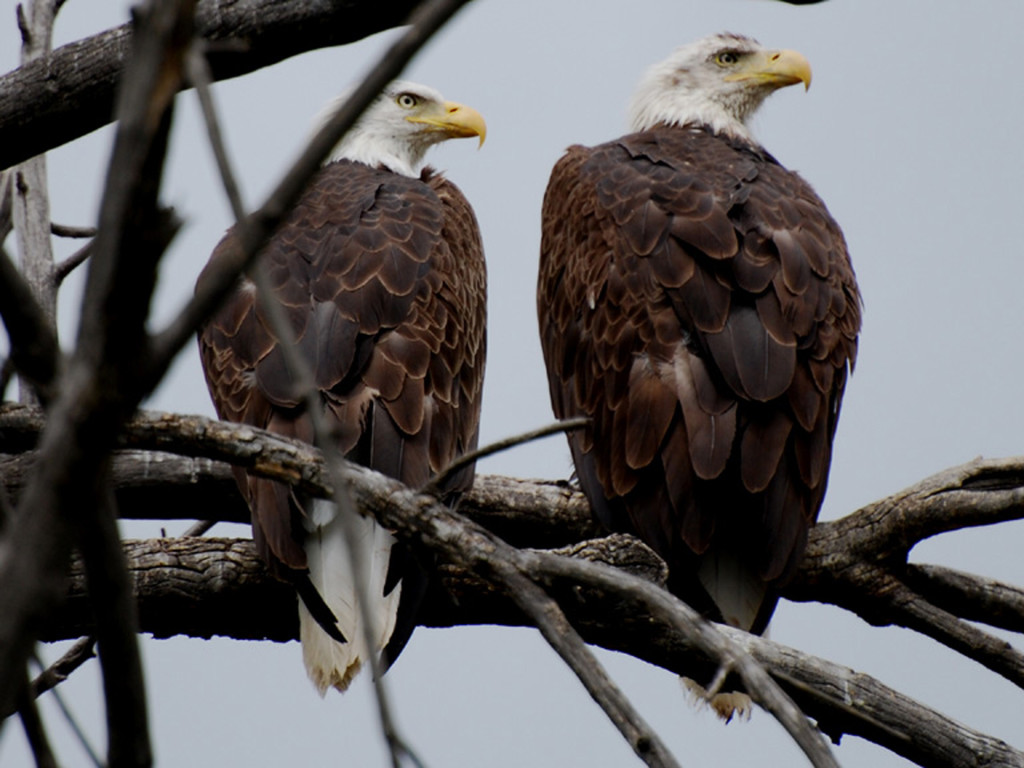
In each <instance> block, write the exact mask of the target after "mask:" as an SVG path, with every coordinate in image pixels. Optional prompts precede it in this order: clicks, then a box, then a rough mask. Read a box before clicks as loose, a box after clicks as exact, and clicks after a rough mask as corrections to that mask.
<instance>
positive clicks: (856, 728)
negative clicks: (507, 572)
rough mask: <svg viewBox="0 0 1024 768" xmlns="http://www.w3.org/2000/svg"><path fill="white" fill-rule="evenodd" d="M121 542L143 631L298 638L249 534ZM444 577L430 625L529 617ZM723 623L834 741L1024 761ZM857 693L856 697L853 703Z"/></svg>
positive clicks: (707, 674)
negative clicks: (855, 739) (852, 739)
mask: <svg viewBox="0 0 1024 768" xmlns="http://www.w3.org/2000/svg"><path fill="white" fill-rule="evenodd" d="M619 539H629V537H619ZM629 541H630V544H629V546H628V548H625V547H623V546H621V545H619V544H618V543H616V542H615V541H613V542H611V543H610V545H609V546H607V547H598V548H597V550H598V551H599V553H600V554H598V555H597V556H598V557H599V558H602V559H603V561H604V562H611V563H614V564H618V565H623V564H626V565H628V564H629V563H631V562H633V561H635V559H636V558H635V556H634V554H633V553H634V552H639V551H643V550H645V549H646V548H645V547H643V545H642V544H639V542H636V541H635V540H632V539H629ZM125 547H126V552H127V554H128V560H129V562H130V563H131V564H132V573H133V579H134V580H135V583H136V590H137V594H138V597H139V608H140V620H141V626H142V630H143V631H145V632H150V633H152V634H153V635H154V636H155V637H167V636H170V635H176V634H184V635H189V636H192V637H204V638H208V637H211V636H213V635H225V636H230V637H236V638H239V639H268V640H274V641H278V642H283V641H286V640H294V639H296V638H297V637H298V619H297V616H296V610H295V595H294V591H293V590H291V589H290V588H289V587H288V586H287V585H285V584H282V583H280V582H277V581H275V580H274V579H272V578H271V577H269V576H268V575H267V573H266V570H265V567H264V566H263V564H262V562H261V561H260V560H259V557H258V556H257V555H256V552H255V549H254V548H253V546H252V542H251V541H247V540H236V539H222V538H216V537H209V538H195V539H183V538H164V539H151V540H145V541H127V542H125ZM646 551H647V552H648V553H649V554H650V555H653V553H650V551H649V550H646ZM543 554H545V555H549V554H550V553H543ZM588 559H589V558H588ZM440 577H441V579H440V581H441V585H440V586H442V587H443V589H437V590H435V591H433V592H431V593H430V595H428V598H427V600H426V602H425V605H424V613H423V614H422V619H423V623H424V625H425V626H441V627H449V626H456V625H465V624H480V623H487V624H506V625H522V624H524V623H528V622H527V620H526V618H525V617H524V616H523V615H522V613H521V611H520V610H518V609H517V608H516V606H515V605H514V604H512V602H511V601H510V600H509V599H508V598H507V597H504V596H502V595H500V594H497V593H495V591H494V590H493V588H491V587H490V586H489V585H488V584H487V583H486V582H485V581H482V580H481V579H480V576H479V574H477V573H473V572H472V571H467V570H465V569H461V568H452V567H449V566H445V567H444V568H442V569H441V571H440ZM552 584H553V585H554V584H556V582H552ZM552 589H554V591H555V594H556V595H557V596H558V599H559V602H560V604H561V605H562V607H563V608H564V610H565V611H566V612H567V615H568V617H569V619H570V621H571V622H572V623H573V625H574V626H575V627H577V628H578V629H579V630H580V632H581V634H582V635H583V637H584V639H585V640H587V641H588V642H591V643H595V644H597V645H601V646H603V647H606V648H609V649H611V650H617V651H622V652H625V653H629V654H631V655H633V656H636V657H637V658H640V659H644V660H646V661H648V662H650V663H652V664H657V665H659V666H662V667H664V668H666V669H668V670H670V671H672V672H674V673H677V674H682V675H687V676H689V677H694V678H697V679H710V678H711V677H712V676H713V675H714V673H715V670H716V669H717V665H716V664H715V662H713V661H711V660H708V659H707V658H706V657H705V656H703V654H701V653H700V652H699V651H698V650H697V649H696V648H695V647H694V646H693V645H691V644H690V643H689V642H688V641H687V640H686V639H685V638H684V637H682V636H681V635H680V634H679V633H678V632H676V631H675V630H674V629H673V628H672V627H668V626H665V625H663V624H662V623H661V622H659V621H655V622H653V623H652V621H651V620H650V618H649V617H648V615H647V614H645V613H644V612H643V610H640V609H638V607H637V606H636V605H635V604H633V603H628V602H624V601H622V600H621V599H619V598H618V597H617V596H615V595H613V594H611V593H609V592H608V590H606V589H603V588H595V586H594V585H593V584H592V583H590V582H589V580H585V581H583V582H582V583H580V582H577V581H576V580H575V577H573V578H572V579H570V580H569V581H568V582H557V586H552ZM86 602H87V601H86V597H85V594H84V584H83V582H82V580H81V575H80V570H79V568H78V567H76V568H75V569H74V570H73V571H72V587H71V590H70V593H69V601H68V604H67V607H66V610H65V611H63V612H62V614H61V625H60V626H59V627H58V626H53V627H52V628H51V632H52V634H51V633H47V635H46V636H47V637H48V638H49V639H57V638H58V637H65V636H67V637H74V636H78V635H79V634H81V633H82V632H83V631H88V627H89V608H88V605H87V604H86ZM248 608H252V610H247V609H248ZM257 609H258V610H257ZM720 631H722V632H724V633H725V634H726V635H728V636H729V637H730V638H731V639H732V640H733V641H734V642H736V643H738V644H740V645H741V646H742V647H743V648H745V649H746V650H747V651H748V652H749V653H751V654H752V655H753V657H754V658H755V659H757V660H758V661H759V662H760V663H761V664H763V665H764V666H765V668H766V669H767V670H768V672H769V674H771V675H772V676H773V677H775V678H776V679H777V680H778V681H779V683H780V685H782V687H783V688H784V689H785V690H786V691H787V692H788V693H789V694H790V695H791V696H792V697H793V699H794V700H795V701H796V702H797V703H798V704H799V705H800V707H801V709H803V711H804V712H806V713H807V715H808V716H810V717H813V718H815V720H816V721H817V723H818V726H819V728H821V729H822V730H823V731H824V732H825V733H827V734H828V735H830V736H831V737H832V738H833V740H836V741H838V740H839V737H840V736H841V735H843V734H850V735H857V736H861V737H863V738H866V739H870V740H871V741H874V742H876V743H878V744H881V745H882V746H884V747H886V748H888V749H891V750H892V751H893V752H895V753H896V754H899V755H902V756H904V757H906V758H907V759H909V760H913V761H915V762H917V763H919V764H921V765H932V766H950V767H951V768H952V767H954V766H955V767H958V768H959V767H961V766H1010V765H1016V766H1022V765H1024V753H1021V752H1019V751H1017V750H1014V749H1012V748H1011V747H1009V746H1008V745H1006V744H1005V743H1003V742H1001V741H999V740H997V739H992V738H991V737H988V736H985V735H984V734H981V733H978V732H976V731H973V730H971V729H969V728H966V727H965V726H963V725H962V724H960V723H957V722H955V721H953V720H951V719H949V718H947V717H945V716H943V715H941V714H939V713H937V712H935V711H933V710H931V709H929V708H927V707H925V706H923V705H921V704H920V703H918V702H916V701H913V700H912V699H909V698H907V697H905V696H903V695H901V694H899V693H898V692H896V691H894V690H892V689H891V688H888V687H886V686H885V685H883V684H882V683H880V682H879V681H877V680H875V679H873V678H871V677H869V676H867V675H863V674H860V673H856V672H854V671H852V670H850V669H847V668H845V667H842V666H840V665H836V664H832V663H830V662H828V661H825V660H824V659H820V658H815V657H813V656H809V655H807V654H806V653H803V652H800V651H797V650H794V649H791V648H786V647H785V646H782V645H779V644H778V643H773V642H771V641H768V640H765V639H763V638H758V637H754V636H749V635H746V634H745V633H742V632H739V631H736V630H730V629H728V628H720ZM849 702H855V704H856V705H855V707H851V706H850V703H849Z"/></svg>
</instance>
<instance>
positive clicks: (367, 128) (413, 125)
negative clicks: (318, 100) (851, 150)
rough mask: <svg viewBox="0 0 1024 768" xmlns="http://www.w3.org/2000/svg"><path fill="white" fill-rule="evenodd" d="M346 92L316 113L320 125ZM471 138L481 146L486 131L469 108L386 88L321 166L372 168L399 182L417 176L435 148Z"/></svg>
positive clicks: (421, 92)
mask: <svg viewBox="0 0 1024 768" xmlns="http://www.w3.org/2000/svg"><path fill="white" fill-rule="evenodd" d="M350 93H351V90H350V91H348V92H346V93H344V94H342V95H341V96H339V97H338V98H336V99H334V100H333V101H332V102H331V103H330V104H328V105H327V107H326V108H325V109H324V110H323V112H321V113H320V116H319V117H318V119H317V128H320V127H321V126H322V125H324V124H325V123H326V122H327V120H328V119H329V118H330V117H331V115H333V114H334V112H335V111H337V109H338V108H339V107H340V106H341V105H342V104H344V103H345V101H346V100H347V99H348V96H349V94H350ZM472 136H478V137H479V138H480V144H483V143H484V139H485V138H486V136H487V126H486V124H485V123H484V119H483V117H482V116H481V114H480V113H479V112H477V111H476V110H475V109H473V108H472V107H467V106H465V105H463V104H457V103H455V102H454V101H445V100H444V97H442V96H441V94H440V93H439V92H438V91H436V90H434V89H433V88H430V87H428V86H426V85H419V84H418V83H410V82H407V81H404V80H395V81H393V82H391V83H390V84H389V85H388V86H387V87H386V88H385V89H384V90H383V91H382V92H381V94H380V96H378V97H377V98H376V99H375V100H374V101H373V103H371V104H370V106H368V107H367V108H366V111H365V112H363V115H362V117H360V118H359V120H358V121H357V122H356V124H355V125H354V126H353V127H352V129H351V130H349V132H348V133H347V134H346V135H345V136H344V138H342V140H341V141H340V142H339V143H338V145H337V146H336V147H335V148H334V150H333V151H332V152H331V154H330V155H329V156H328V158H327V160H326V162H328V163H329V162H333V161H335V160H352V161H353V162H357V163H363V164H364V165H369V166H371V167H374V168H376V167H380V166H383V167H385V168H387V169H388V170H391V171H394V172H395V173H400V174H402V175H403V176H413V177H415V176H419V173H420V168H421V167H422V165H423V157H424V155H425V154H426V152H427V150H428V149H430V148H431V147H432V146H434V145H435V144H439V143H441V142H442V141H446V140H447V139H464V138H470V137H472Z"/></svg>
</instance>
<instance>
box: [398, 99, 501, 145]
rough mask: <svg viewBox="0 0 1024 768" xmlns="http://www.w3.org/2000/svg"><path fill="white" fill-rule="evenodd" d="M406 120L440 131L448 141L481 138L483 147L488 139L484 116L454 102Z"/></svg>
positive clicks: (432, 106) (434, 107) (447, 102)
mask: <svg viewBox="0 0 1024 768" xmlns="http://www.w3.org/2000/svg"><path fill="white" fill-rule="evenodd" d="M405 119H406V120H408V121H409V122H410V123H421V124H423V125H426V126H429V127H430V129H431V130H435V131H440V132H441V133H443V134H444V135H445V138H448V139H468V138H470V137H471V136H479V137H480V144H478V145H477V146H481V147H482V146H483V144H484V139H486V138H487V123H485V122H484V118H483V115H481V114H480V113H479V112H477V111H476V110H475V109H473V108H472V107H467V106H465V105H463V104H456V103H455V102H454V101H446V102H444V103H443V104H435V105H431V106H430V107H429V108H427V109H425V110H424V111H422V112H420V113H419V114H416V115H409V117H407V118H405Z"/></svg>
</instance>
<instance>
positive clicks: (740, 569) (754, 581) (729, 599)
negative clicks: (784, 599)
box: [697, 550, 768, 632]
mask: <svg viewBox="0 0 1024 768" xmlns="http://www.w3.org/2000/svg"><path fill="white" fill-rule="evenodd" d="M697 576H698V578H699V579H700V582H701V584H702V585H703V587H704V589H706V590H707V593H708V594H709V595H711V599H712V600H714V601H715V605H716V606H718V610H719V611H720V612H721V614H722V620H723V621H724V622H725V623H726V624H728V625H730V626H732V627H738V628H740V629H742V630H743V631H745V632H749V631H750V628H751V627H752V626H753V625H754V622H755V621H756V620H757V614H758V613H759V612H760V610H761V604H762V603H763V602H764V600H765V595H766V594H767V592H768V586H767V585H766V584H765V582H764V581H763V580H762V579H761V578H760V577H759V576H758V574H757V572H756V571H754V570H753V569H751V568H750V567H749V566H748V565H747V564H746V563H744V562H743V560H741V559H740V558H739V557H738V556H737V555H736V554H735V553H733V552H729V551H723V550H715V551H709V552H708V553H707V554H705V555H704V558H703V561H702V562H701V564H700V567H699V569H698V570H697Z"/></svg>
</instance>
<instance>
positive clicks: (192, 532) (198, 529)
mask: <svg viewBox="0 0 1024 768" xmlns="http://www.w3.org/2000/svg"><path fill="white" fill-rule="evenodd" d="M216 524H217V521H216V520H200V521H199V522H197V523H196V524H195V525H192V526H190V527H189V528H188V529H187V530H186V531H185V532H184V533H183V534H181V535H182V536H202V535H203V534H204V533H206V532H208V531H209V530H210V529H211V528H213V526H215V525H216Z"/></svg>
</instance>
